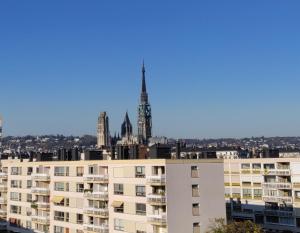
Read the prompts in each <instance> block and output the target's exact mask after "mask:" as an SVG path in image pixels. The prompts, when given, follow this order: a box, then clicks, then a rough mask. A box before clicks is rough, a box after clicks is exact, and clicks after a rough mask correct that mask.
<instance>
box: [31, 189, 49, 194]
mask: <svg viewBox="0 0 300 233" xmlns="http://www.w3.org/2000/svg"><path fill="white" fill-rule="evenodd" d="M31 193H33V194H39V195H50V189H49V188H46V187H43V188H41V187H31Z"/></svg>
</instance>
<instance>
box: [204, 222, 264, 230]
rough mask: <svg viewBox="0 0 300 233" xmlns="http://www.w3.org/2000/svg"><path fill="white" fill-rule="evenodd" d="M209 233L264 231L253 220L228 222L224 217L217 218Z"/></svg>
mask: <svg viewBox="0 0 300 233" xmlns="http://www.w3.org/2000/svg"><path fill="white" fill-rule="evenodd" d="M207 233H263V230H262V229H261V227H260V226H258V225H256V224H255V223H253V222H251V221H243V222H231V223H229V224H226V223H225V220H224V219H216V220H215V221H214V222H213V223H212V224H211V227H210V228H209V230H208V232H207Z"/></svg>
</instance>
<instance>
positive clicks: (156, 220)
mask: <svg viewBox="0 0 300 233" xmlns="http://www.w3.org/2000/svg"><path fill="white" fill-rule="evenodd" d="M147 221H148V223H150V224H152V225H157V226H166V225H167V215H166V213H162V214H155V215H148V217H147Z"/></svg>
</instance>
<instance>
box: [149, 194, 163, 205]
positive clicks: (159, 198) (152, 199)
mask: <svg viewBox="0 0 300 233" xmlns="http://www.w3.org/2000/svg"><path fill="white" fill-rule="evenodd" d="M147 202H148V203H149V204H150V205H165V204H166V196H165V194H154V193H150V194H148V195H147Z"/></svg>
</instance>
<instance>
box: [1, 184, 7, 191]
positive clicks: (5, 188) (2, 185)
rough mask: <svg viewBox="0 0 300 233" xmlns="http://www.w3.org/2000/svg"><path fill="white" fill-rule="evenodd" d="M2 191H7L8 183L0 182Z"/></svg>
mask: <svg viewBox="0 0 300 233" xmlns="http://www.w3.org/2000/svg"><path fill="white" fill-rule="evenodd" d="M0 192H7V184H0Z"/></svg>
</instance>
